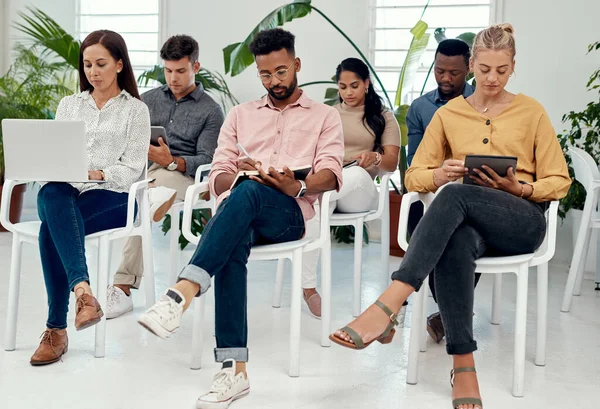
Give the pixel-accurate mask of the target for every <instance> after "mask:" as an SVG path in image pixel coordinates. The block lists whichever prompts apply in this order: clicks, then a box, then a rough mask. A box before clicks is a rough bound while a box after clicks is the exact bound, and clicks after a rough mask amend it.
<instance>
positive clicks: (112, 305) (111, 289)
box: [106, 285, 133, 320]
mask: <svg viewBox="0 0 600 409" xmlns="http://www.w3.org/2000/svg"><path fill="white" fill-rule="evenodd" d="M130 311H133V300H132V299H131V296H129V295H127V294H125V291H123V290H121V289H120V288H119V287H115V286H114V285H109V286H108V291H107V294H106V319H107V320H109V319H111V318H117V317H120V316H121V315H123V314H126V313H128V312H130Z"/></svg>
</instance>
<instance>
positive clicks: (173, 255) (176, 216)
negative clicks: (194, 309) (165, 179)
mask: <svg viewBox="0 0 600 409" xmlns="http://www.w3.org/2000/svg"><path fill="white" fill-rule="evenodd" d="M207 171H210V163H209V164H207V165H200V166H199V167H198V169H196V177H195V178H194V184H198V183H200V182H202V180H203V178H202V174H203V173H205V172H207ZM205 179H206V178H205ZM214 202H215V201H214V199H213V198H212V197H211V199H210V200H209V202H208V203H207V204H206V205H207V207H206V208H209V209H213V208H214V207H215V203H214ZM183 203H184V202H183V201H182V200H179V201H177V202H175V203H173V206H171V208H170V209H169V215H170V216H171V230H169V279H170V282H171V283H172V284H175V283H176V282H177V275H178V274H179V255H180V253H179V221H180V217H181V211H182V210H183ZM213 212H214V209H213Z"/></svg>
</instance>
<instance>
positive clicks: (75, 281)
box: [69, 274, 90, 291]
mask: <svg viewBox="0 0 600 409" xmlns="http://www.w3.org/2000/svg"><path fill="white" fill-rule="evenodd" d="M84 281H85V282H86V283H88V284H89V283H90V277H89V276H88V275H87V274H81V275H78V276H77V277H75V278H73V279H72V280H71V282H70V283H69V288H70V289H71V291H75V286H76V285H77V284H79V283H82V282H84Z"/></svg>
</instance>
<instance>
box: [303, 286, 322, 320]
mask: <svg viewBox="0 0 600 409" xmlns="http://www.w3.org/2000/svg"><path fill="white" fill-rule="evenodd" d="M302 297H303V298H304V301H306V305H307V306H308V311H309V312H310V315H312V316H313V317H315V318H316V319H318V320H320V319H321V296H320V295H319V293H314V294H313V295H311V296H310V297H308V298H306V295H305V294H304V291H302Z"/></svg>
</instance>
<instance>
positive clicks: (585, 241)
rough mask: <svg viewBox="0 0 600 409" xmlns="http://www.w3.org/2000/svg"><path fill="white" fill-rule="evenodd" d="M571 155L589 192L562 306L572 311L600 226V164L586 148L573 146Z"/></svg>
mask: <svg viewBox="0 0 600 409" xmlns="http://www.w3.org/2000/svg"><path fill="white" fill-rule="evenodd" d="M569 154H570V155H571V161H572V163H571V165H572V166H573V170H574V171H575V178H576V179H577V180H578V181H579V183H581V184H582V185H583V187H584V188H585V191H586V193H587V195H586V198H585V205H584V206H583V215H582V217H581V223H580V225H579V233H578V234H577V239H576V241H575V246H574V250H573V259H572V260H571V267H570V268H569V276H568V278H567V285H566V287H565V294H564V296H563V301H562V305H561V307H560V310H561V311H562V312H569V310H570V309H571V300H572V299H573V295H580V294H581V284H582V281H583V272H584V269H585V262H586V260H587V256H588V251H589V247H590V238H591V235H592V232H593V231H594V230H595V229H600V217H598V213H597V207H598V198H599V197H600V171H599V170H598V165H597V164H596V162H595V161H594V158H592V157H591V156H590V154H589V153H587V152H586V151H584V150H583V149H579V148H575V147H570V148H569ZM599 282H600V269H599V270H597V271H596V283H599Z"/></svg>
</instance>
